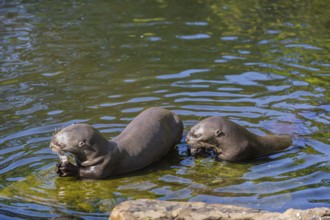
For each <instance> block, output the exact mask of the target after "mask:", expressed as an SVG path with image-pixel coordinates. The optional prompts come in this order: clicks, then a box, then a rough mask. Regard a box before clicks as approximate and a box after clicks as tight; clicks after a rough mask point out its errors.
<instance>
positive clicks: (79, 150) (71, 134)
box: [50, 124, 107, 166]
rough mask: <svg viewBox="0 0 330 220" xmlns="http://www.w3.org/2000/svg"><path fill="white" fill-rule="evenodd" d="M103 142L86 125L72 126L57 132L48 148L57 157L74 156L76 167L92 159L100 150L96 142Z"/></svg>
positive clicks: (94, 131)
mask: <svg viewBox="0 0 330 220" xmlns="http://www.w3.org/2000/svg"><path fill="white" fill-rule="evenodd" d="M100 140H101V141H102V140H103V141H104V138H103V137H102V136H101V134H100V133H99V132H98V131H97V130H96V129H95V128H93V127H92V126H90V125H88V124H73V125H71V126H68V127H66V128H63V129H62V130H60V131H59V132H57V133H56V134H55V135H54V136H53V138H52V140H51V142H50V148H51V149H52V151H54V152H56V153H58V154H59V155H64V154H65V153H71V154H73V155H74V156H75V159H76V163H77V165H78V166H80V165H81V163H83V162H85V161H87V160H91V159H93V158H92V157H93V156H95V155H97V154H98V153H99V151H100V150H101V149H99V148H98V144H99V143H98V142H99V141H100ZM105 141H107V140H105Z"/></svg>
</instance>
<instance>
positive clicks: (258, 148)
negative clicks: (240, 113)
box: [186, 116, 292, 161]
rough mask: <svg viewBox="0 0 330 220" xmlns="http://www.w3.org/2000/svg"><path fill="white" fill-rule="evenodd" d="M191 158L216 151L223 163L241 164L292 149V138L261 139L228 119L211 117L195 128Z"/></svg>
mask: <svg viewBox="0 0 330 220" xmlns="http://www.w3.org/2000/svg"><path fill="white" fill-rule="evenodd" d="M186 141H187V143H188V144H189V145H190V152H191V154H193V155H194V154H196V153H198V152H200V151H201V150H202V149H213V150H214V151H215V153H216V154H217V157H218V159H219V160H225V161H241V160H250V159H255V158H258V157H262V156H265V155H268V154H272V153H274V152H277V151H280V150H283V149H285V148H287V147H289V146H290V145H291V143H292V140H291V136H289V135H265V136H259V135H256V134H253V133H252V132H250V131H248V130H246V129H245V128H243V127H242V126H240V125H238V124H236V123H234V122H232V121H230V120H228V119H226V118H224V117H218V116H216V117H209V118H206V119H204V120H202V121H200V122H199V123H197V124H196V125H195V126H193V127H192V128H191V130H190V131H189V133H188V134H187V137H186Z"/></svg>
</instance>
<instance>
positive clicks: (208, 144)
mask: <svg viewBox="0 0 330 220" xmlns="http://www.w3.org/2000/svg"><path fill="white" fill-rule="evenodd" d="M223 136H225V133H224V131H223V127H222V124H221V123H219V117H217V118H216V117H210V118H206V119H204V120H202V121H200V122H199V123H197V124H196V125H195V126H193V127H192V128H191V129H190V131H189V133H188V134H187V137H186V141H187V143H188V144H189V145H190V153H191V154H192V155H194V154H198V153H200V152H203V151H204V150H207V149H212V150H214V151H215V152H216V153H217V154H221V153H222V151H221V146H220V143H221V141H220V140H219V139H221V138H222V137H223Z"/></svg>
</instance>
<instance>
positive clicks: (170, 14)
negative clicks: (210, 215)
mask: <svg viewBox="0 0 330 220" xmlns="http://www.w3.org/2000/svg"><path fill="white" fill-rule="evenodd" d="M0 21H1V25H0V74H1V75H0V92H1V99H0V113H1V117H0V120H1V121H0V218H1V219H47V218H53V217H60V216H66V215H71V216H76V217H81V218H83V219H107V218H108V216H109V213H110V212H111V209H112V208H113V207H114V206H115V205H116V204H117V203H119V202H121V201H125V200H128V199H138V198H153V199H160V200H175V201H203V202H207V203H224V204H232V205H242V206H246V207H252V208H259V209H265V210H270V211H284V210H286V209H288V208H301V209H305V208H312V207H322V206H323V207H330V193H329V187H330V163H329V156H330V135H329V124H330V114H329V112H330V104H329V103H330V98H329V97H330V91H329V85H330V56H329V47H330V44H329V42H330V41H329V36H330V35H329V33H330V7H329V4H328V2H327V1H324V0H322V1H321V0H319V1H318V0H314V1H313V0H312V1H307V0H306V1H304V0H303V1H266V0H259V1H250V0H244V1H243V0H242V1H221V0H219V1H186V0H184V1H165V0H164V1H163V0H157V1H101V0H99V1H18V0H12V1H1V0H0ZM151 106H162V107H165V108H167V109H169V110H172V111H174V112H175V113H177V114H178V115H179V116H180V118H181V119H182V120H183V122H184V125H185V133H184V137H185V134H186V133H187V132H188V130H189V128H190V127H191V126H193V125H194V124H195V123H196V122H197V121H199V120H200V119H202V118H205V117H208V116H215V115H218V116H226V117H228V118H230V119H231V120H233V121H235V122H237V123H239V124H241V125H242V126H244V127H246V128H248V129H249V130H250V131H253V132H255V133H257V134H265V133H270V132H273V133H288V134H292V135H293V136H294V137H295V138H294V143H293V145H292V146H291V147H290V148H289V149H287V150H286V151H284V152H281V153H278V154H275V155H272V156H270V157H268V158H263V159H259V160H256V161H251V162H246V163H227V162H218V161H215V160H214V159H213V158H212V157H207V158H202V157H199V158H193V157H191V156H189V155H188V154H187V149H188V146H187V144H186V142H185V141H184V137H183V139H182V142H181V143H180V144H179V145H178V146H177V147H176V148H175V149H174V150H173V151H172V152H171V153H170V154H169V155H168V156H167V157H165V158H164V159H163V160H161V161H159V162H157V163H155V164H153V165H151V166H149V167H147V168H145V169H143V170H141V171H138V172H135V173H132V174H130V175H125V176H120V177H116V178H113V179H109V180H102V181H94V180H77V179H72V178H59V177H57V176H56V174H55V172H54V168H55V164H56V162H57V161H58V157H57V155H56V154H53V153H52V152H51V150H50V149H49V147H48V146H49V141H50V138H51V136H52V134H53V133H54V131H55V130H56V129H58V128H62V127H65V126H67V125H70V124H72V123H74V122H85V123H89V124H92V125H93V126H95V127H96V128H98V129H99V130H100V131H101V132H102V133H103V134H104V135H105V136H107V137H109V139H110V138H113V137H115V136H117V135H118V134H119V133H120V132H121V131H122V130H123V129H124V128H125V126H126V125H127V124H128V123H129V122H130V121H131V120H132V119H133V118H134V117H135V116H136V115H137V114H139V113H140V112H141V111H142V110H144V109H146V108H148V107H151Z"/></svg>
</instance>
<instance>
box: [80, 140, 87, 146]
mask: <svg viewBox="0 0 330 220" xmlns="http://www.w3.org/2000/svg"><path fill="white" fill-rule="evenodd" d="M85 144H86V140H83V141H80V142H79V144H78V146H79V147H83V146H85Z"/></svg>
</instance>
